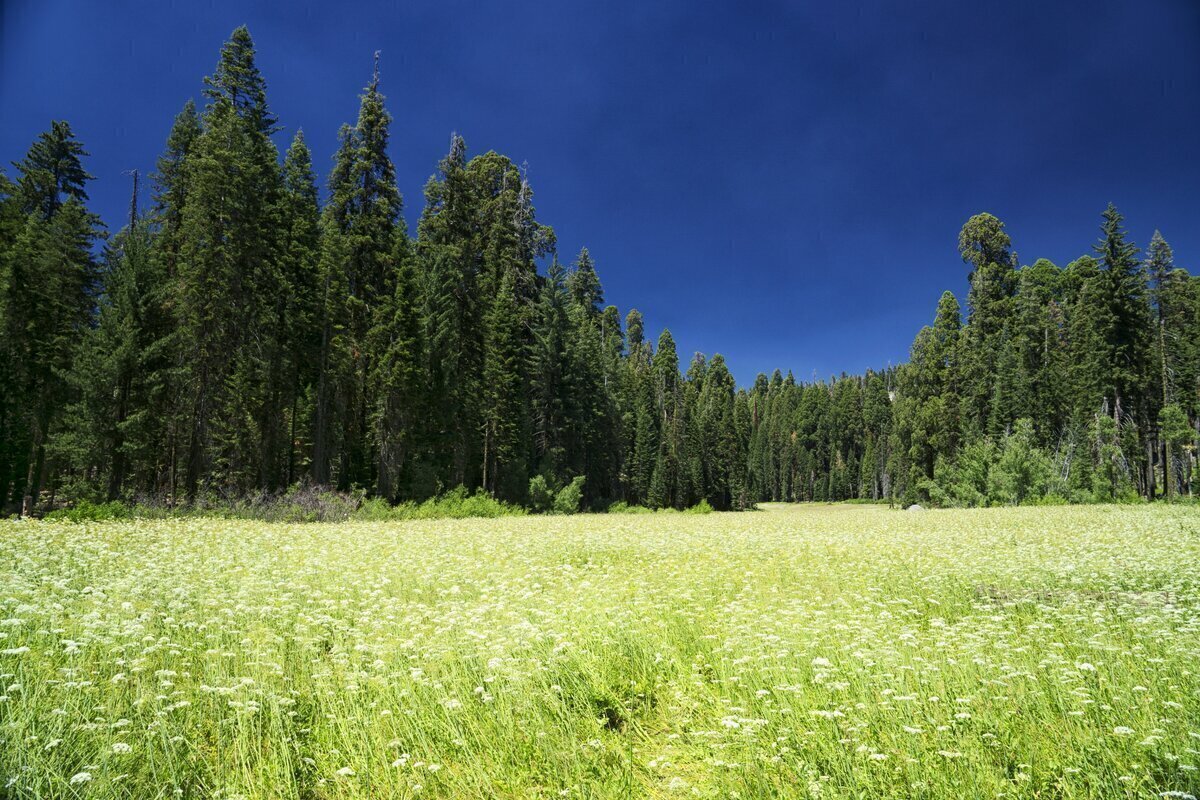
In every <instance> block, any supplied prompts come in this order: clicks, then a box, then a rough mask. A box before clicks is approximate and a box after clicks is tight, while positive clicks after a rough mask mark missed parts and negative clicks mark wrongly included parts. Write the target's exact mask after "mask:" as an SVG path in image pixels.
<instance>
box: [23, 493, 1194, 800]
mask: <svg viewBox="0 0 1200 800" xmlns="http://www.w3.org/2000/svg"><path fill="white" fill-rule="evenodd" d="M1189 794H1193V795H1195V794H1200V513H1197V511H1196V509H1195V508H1194V507H1193V508H1191V509H1188V508H1185V507H1170V506H1163V505H1158V506H1141V507H1060V508H1037V509H1034V508H1019V509H980V510H968V511H927V512H922V513H911V514H910V513H902V512H897V511H889V510H888V509H886V508H881V507H873V506H798V507H770V508H767V509H766V510H764V511H762V512H760V513H742V514H709V515H683V514H655V515H582V516H576V517H553V516H550V517H508V518H498V519H484V520H419V521H409V522H387V523H379V522H358V523H340V524H309V525H286V524H264V523H255V522H249V521H239V520H227V519H222V520H215V519H203V518H192V519H184V520H170V519H168V520H136V519H135V520H123V521H114V522H106V523H85V524H71V523H66V522H63V523H47V522H16V521H12V522H0V797H4V798H85V797H89V798H139V799H140V798H227V799H230V800H231V799H232V798H247V800H249V799H250V798H254V799H257V798H275V797H282V798H383V797H388V798H392V797H395V798H423V797H437V798H491V797H501V798H556V797H570V798H588V797H592V798H608V797H664V798H665V797H702V798H763V797H787V798H795V797H800V798H803V797H828V798H848V797H855V798H883V797H889V798H891V797H894V798H959V797H989V798H990V797H1007V798H1025V797H1028V798H1034V797H1038V798H1122V797H1128V798H1149V797H1186V796H1187V795H1189Z"/></svg>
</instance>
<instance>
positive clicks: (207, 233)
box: [0, 27, 1200, 511]
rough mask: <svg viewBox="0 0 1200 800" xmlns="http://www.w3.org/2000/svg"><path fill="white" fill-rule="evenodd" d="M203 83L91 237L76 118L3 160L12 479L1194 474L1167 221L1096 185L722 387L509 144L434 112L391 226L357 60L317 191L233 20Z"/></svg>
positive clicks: (765, 486) (172, 481)
mask: <svg viewBox="0 0 1200 800" xmlns="http://www.w3.org/2000/svg"><path fill="white" fill-rule="evenodd" d="M203 98H204V102H203V105H202V108H197V106H196V105H195V104H193V103H192V102H191V101H189V102H188V103H187V104H186V105H185V106H184V108H183V110H182V111H181V112H180V114H179V115H178V116H177V117H176V119H175V123H174V126H173V127H172V129H171V132H170V135H169V137H168V139H167V142H166V148H165V151H164V152H163V154H162V155H161V157H160V158H159V159H158V162H157V169H156V171H155V174H154V175H153V180H152V190H153V193H152V202H151V203H150V204H149V205H148V207H146V208H143V207H142V206H141V205H139V202H138V196H137V190H136V188H135V190H134V197H133V202H132V203H131V207H130V213H129V220H128V224H127V225H126V226H125V227H124V228H123V229H122V230H121V231H120V232H119V233H117V234H116V235H115V236H112V237H111V238H108V237H107V235H106V233H105V232H104V228H103V226H102V223H101V221H100V220H99V218H98V217H96V216H95V215H93V214H91V213H89V212H88V210H87V208H86V202H87V193H86V189H85V187H86V184H87V183H88V181H89V180H90V179H91V176H90V175H88V173H87V172H86V169H85V166H84V163H83V160H84V158H85V157H86V156H87V153H86V152H85V150H84V148H83V146H82V145H81V144H80V143H79V142H78V141H77V140H76V139H75V137H74V136H73V134H72V131H71V128H70V126H69V125H68V124H67V123H66V122H54V123H53V124H52V125H51V128H50V130H49V131H47V132H45V133H43V134H41V135H40V136H39V137H38V138H37V140H36V141H35V142H34V143H33V145H32V146H31V148H30V149H29V152H28V154H27V155H26V156H25V158H24V159H23V160H21V161H19V162H14V164H13V166H14V167H15V172H14V174H13V177H12V178H11V179H10V178H8V177H5V176H4V175H3V173H0V326H2V329H3V340H2V342H0V347H2V348H3V354H2V357H0V506H3V507H4V509H6V510H8V511H14V510H18V509H20V508H21V507H22V506H23V505H31V506H32V507H33V508H34V509H35V510H36V509H47V508H50V507H52V506H55V505H61V504H62V503H63V502H64V501H65V502H69V503H70V502H76V501H84V500H86V501H90V502H100V501H104V500H124V501H137V500H141V501H151V502H156V503H158V504H160V505H192V506H195V505H197V504H200V505H203V504H204V503H212V502H215V501H224V502H233V501H236V500H238V499H244V498H250V497H256V496H258V497H261V496H275V495H279V494H281V493H283V492H284V491H285V490H287V489H288V487H295V486H298V485H304V486H314V487H330V488H333V489H337V490H340V491H342V492H351V491H358V492H365V493H366V494H369V495H370V496H371V497H373V498H377V499H376V500H375V502H376V503H377V504H378V503H380V502H381V501H386V503H400V502H403V501H410V500H415V501H420V500H424V499H426V498H430V497H433V496H435V495H441V494H443V493H445V492H448V491H450V490H452V489H454V488H455V487H465V492H466V494H461V493H460V494H459V495H456V496H458V497H459V499H460V500H461V499H462V498H463V497H468V496H470V495H472V494H474V493H475V492H477V491H479V490H482V492H485V493H486V494H489V495H491V496H492V497H494V498H496V500H498V501H503V503H507V504H520V505H530V504H533V505H535V506H538V505H541V506H543V507H547V508H552V507H553V502H554V496H555V494H556V493H561V490H563V489H564V487H565V489H566V492H567V495H568V496H569V495H571V492H572V491H581V497H579V498H578V499H577V501H576V504H577V505H578V503H579V502H581V503H582V505H583V506H584V507H588V508H594V509H603V508H607V507H608V506H609V505H610V504H613V503H618V504H621V505H622V507H624V506H647V507H651V508H672V507H673V508H685V507H691V506H693V505H696V504H698V503H700V502H701V501H706V502H707V503H708V504H710V505H711V506H712V507H714V508H718V509H731V508H732V509H739V508H746V507H749V506H752V505H753V504H754V503H755V502H757V501H766V500H789V501H791V500H845V499H854V498H861V499H876V500H881V499H894V500H898V501H902V502H905V503H908V502H922V503H930V504H934V505H963V506H966V505H986V504H997V503H1023V502H1038V501H1046V502H1055V501H1059V502H1066V501H1071V502H1089V501H1111V500H1124V499H1136V498H1138V497H1139V496H1140V497H1142V498H1147V499H1152V498H1155V497H1164V496H1166V497H1170V496H1177V497H1178V496H1184V495H1191V494H1192V493H1194V492H1195V491H1196V488H1197V487H1196V483H1197V473H1198V470H1197V464H1196V460H1197V441H1198V439H1200V278H1198V277H1193V276H1190V275H1189V274H1188V273H1187V272H1186V271H1184V270H1183V269H1178V268H1176V267H1175V266H1174V263H1173V257H1172V253H1171V249H1170V247H1169V246H1168V244H1167V243H1166V241H1164V240H1163V238H1162V237H1161V236H1160V235H1158V234H1157V233H1156V234H1155V235H1154V237H1153V239H1152V240H1151V241H1150V243H1149V245H1148V247H1147V249H1146V252H1145V254H1144V257H1143V256H1142V255H1141V254H1140V253H1139V251H1138V249H1137V248H1136V247H1135V246H1134V244H1133V243H1132V242H1131V241H1129V239H1128V237H1127V235H1126V233H1125V231H1124V229H1123V228H1122V218H1121V215H1120V214H1119V213H1118V212H1117V210H1116V209H1115V208H1114V207H1112V206H1111V205H1110V206H1109V207H1108V209H1107V210H1106V211H1105V212H1104V214H1103V220H1102V226H1101V237H1100V240H1099V243H1098V244H1097V245H1096V246H1095V247H1094V255H1084V256H1082V257H1080V258H1078V259H1077V260H1075V261H1073V262H1071V263H1070V264H1068V265H1067V266H1066V267H1065V268H1059V267H1057V266H1055V265H1054V264H1052V263H1050V262H1049V261H1046V260H1044V259H1043V260H1038V261H1036V262H1035V263H1033V264H1032V265H1031V266H1023V267H1019V268H1018V261H1017V258H1016V255H1015V254H1014V252H1013V250H1012V247H1011V241H1010V238H1009V236H1008V234H1007V233H1006V232H1005V229H1004V225H1003V223H1001V222H1000V221H999V220H998V219H996V218H995V217H993V216H991V215H989V214H979V215H977V216H975V217H972V218H971V219H970V220H969V221H968V222H967V223H966V225H965V226H964V227H963V228H962V231H961V233H960V235H959V250H960V252H961V254H962V257H963V260H964V262H965V263H966V264H967V265H968V266H969V270H970V278H969V280H970V289H969V293H968V296H967V299H966V305H967V310H966V320H965V322H964V321H963V320H962V319H961V317H962V312H961V309H960V307H959V303H958V301H957V300H956V299H955V297H954V295H953V294H951V293H950V292H946V293H945V294H944V295H943V296H942V298H941V300H940V301H939V302H938V304H937V311H936V315H935V318H934V321H933V324H932V326H929V327H925V328H923V329H922V330H921V331H920V332H919V333H918V334H917V336H916V340H915V341H914V342H913V344H912V349H911V356H910V360H909V361H908V363H906V364H903V365H900V366H898V367H892V368H888V369H886V370H882V371H878V372H875V371H868V372H867V373H866V374H863V375H842V376H840V377H837V378H833V379H831V380H829V381H818V382H815V383H799V382H797V381H796V380H794V378H793V377H792V375H791V373H788V374H787V375H786V376H785V375H783V374H781V373H780V372H779V371H776V372H775V373H774V374H773V375H771V376H769V377H768V376H766V375H759V376H758V378H757V379H756V380H755V382H754V384H753V386H750V387H748V388H738V387H737V386H736V385H735V381H734V379H733V377H732V376H731V374H730V372H729V369H728V368H727V366H726V364H725V361H724V359H723V358H722V357H721V356H720V355H714V356H712V357H711V358H705V357H704V356H703V355H700V354H697V355H696V356H695V357H693V358H692V360H691V362H690V364H688V365H687V368H686V371H685V372H683V373H681V371H680V364H679V357H678V354H677V353H676V346H675V342H674V341H673V339H672V338H671V334H670V332H668V331H665V330H664V331H663V332H662V333H661V335H659V336H658V338H657V343H656V344H652V343H651V341H650V340H649V338H648V337H647V334H646V332H645V330H644V327H643V321H642V316H641V315H640V314H639V313H638V311H636V310H632V311H630V312H629V313H628V314H627V315H625V317H624V319H623V320H622V316H621V314H620V312H619V311H618V309H617V308H615V307H614V306H611V305H608V306H606V305H604V301H603V293H602V290H601V284H600V280H599V278H598V277H597V273H596V268H595V265H594V263H593V260H592V258H591V256H590V255H589V254H588V251H587V250H586V249H584V250H582V251H581V252H580V253H579V254H578V256H576V257H575V259H574V262H573V263H572V265H571V266H570V268H565V267H564V266H563V265H562V264H560V262H559V260H558V256H557V248H556V241H555V236H554V232H553V230H552V229H551V228H549V227H547V226H546V225H543V224H541V223H540V222H538V221H537V218H536V215H535V212H534V206H533V192H532V190H531V188H530V185H529V183H528V181H527V180H526V178H525V175H524V173H523V171H522V170H521V169H520V168H518V167H517V166H516V165H515V164H513V162H512V161H510V160H509V159H508V158H506V157H504V156H501V155H498V154H497V153H494V152H488V153H485V154H483V155H478V156H474V157H472V158H470V159H468V157H467V152H466V146H465V144H464V142H463V139H462V138H461V137H459V136H457V135H454V136H452V138H451V144H450V150H449V152H448V153H447V154H446V156H445V157H444V158H443V159H442V160H441V161H440V163H439V164H438V167H437V171H436V173H435V174H434V175H433V176H432V177H431V178H430V180H429V182H428V183H427V185H426V187H425V191H424V195H425V198H424V199H425V206H424V209H423V211H422V213H421V217H420V222H419V223H418V225H417V230H416V233H415V235H413V234H412V233H410V232H409V231H408V230H407V229H406V226H405V223H404V219H403V217H402V216H401V196H400V193H399V191H398V190H397V187H396V181H395V173H394V169H393V165H392V162H391V160H390V159H389V157H388V154H387V145H388V135H389V125H390V123H391V117H390V115H389V113H388V112H387V110H386V108H385V105H384V97H383V95H382V94H381V92H380V83H379V72H378V66H377V67H376V70H375V73H374V75H373V76H372V78H371V80H370V82H369V83H368V84H367V86H366V89H365V90H364V92H363V94H362V98H361V99H362V102H361V107H360V110H359V115H358V120H357V123H356V124H355V125H354V126H349V125H345V126H343V127H342V129H341V131H340V132H339V134H338V141H339V146H338V149H337V153H336V155H335V157H334V163H333V167H332V170H331V172H330V174H329V178H328V200H327V202H325V203H324V205H323V206H322V205H321V203H320V200H319V195H318V191H317V187H316V183H315V176H314V171H313V167H312V161H311V157H310V152H309V149H308V147H307V146H306V144H305V140H304V136H303V134H302V133H300V132H297V134H296V135H295V138H294V140H293V141H292V143H291V145H290V147H289V148H288V149H287V152H286V154H285V155H284V157H283V159H282V161H281V160H280V158H279V154H278V152H277V150H276V147H275V145H274V144H273V142H272V138H271V137H272V134H274V133H275V132H276V131H277V130H278V127H277V121H276V118H275V117H274V116H273V115H272V114H271V112H270V110H269V106H268V104H267V99H266V87H265V82H264V80H263V77H262V75H261V74H260V73H259V71H258V69H257V67H256V66H255V56H254V47H253V43H252V41H251V39H250V35H249V33H248V32H247V30H246V29H245V28H244V27H243V28H238V29H237V30H236V31H234V33H233V35H232V37H231V38H230V40H229V41H228V42H227V43H226V44H225V45H224V46H223V47H222V49H221V53H220V58H219V62H218V64H217V67H216V70H215V72H214V73H213V75H212V76H210V77H208V78H206V79H205V81H204V90H203ZM135 186H136V178H135ZM102 241H103V242H104V246H103V248H102V255H101V256H100V257H96V256H95V255H94V253H95V252H96V251H97V245H98V244H100V243H101V242H102ZM547 262H548V267H547V269H546V271H545V274H540V273H539V269H538V264H539V263H542V264H546V263H547ZM571 487H574V489H572V488H571ZM456 502H458V501H456ZM503 503H502V505H503ZM505 507H507V506H505Z"/></svg>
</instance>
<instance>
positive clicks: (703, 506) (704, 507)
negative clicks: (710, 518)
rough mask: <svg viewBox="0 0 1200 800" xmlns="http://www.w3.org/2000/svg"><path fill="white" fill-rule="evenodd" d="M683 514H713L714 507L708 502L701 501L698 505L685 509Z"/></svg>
mask: <svg viewBox="0 0 1200 800" xmlns="http://www.w3.org/2000/svg"><path fill="white" fill-rule="evenodd" d="M683 513H685V514H711V513H713V507H712V506H710V505H709V504H708V501H707V500H701V501H700V502H699V503H696V505H694V506H692V507H691V508H687V509H684V511H683Z"/></svg>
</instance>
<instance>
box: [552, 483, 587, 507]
mask: <svg viewBox="0 0 1200 800" xmlns="http://www.w3.org/2000/svg"><path fill="white" fill-rule="evenodd" d="M583 481H584V477H583V476H582V475H576V476H575V477H574V478H572V479H571V482H570V483H568V484H567V485H566V486H564V487H563V488H561V489H559V490H558V494H556V495H554V513H555V514H578V513H579V507H580V505H582V503H583Z"/></svg>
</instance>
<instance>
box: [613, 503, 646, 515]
mask: <svg viewBox="0 0 1200 800" xmlns="http://www.w3.org/2000/svg"><path fill="white" fill-rule="evenodd" d="M607 511H608V513H609V514H653V513H654V510H653V509H650V508H646V507H645V506H634V505H630V504H629V503H626V502H625V501H624V500H618V501H617V502H615V503H613V504H612V505H610V506H609V507H608V509H607Z"/></svg>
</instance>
